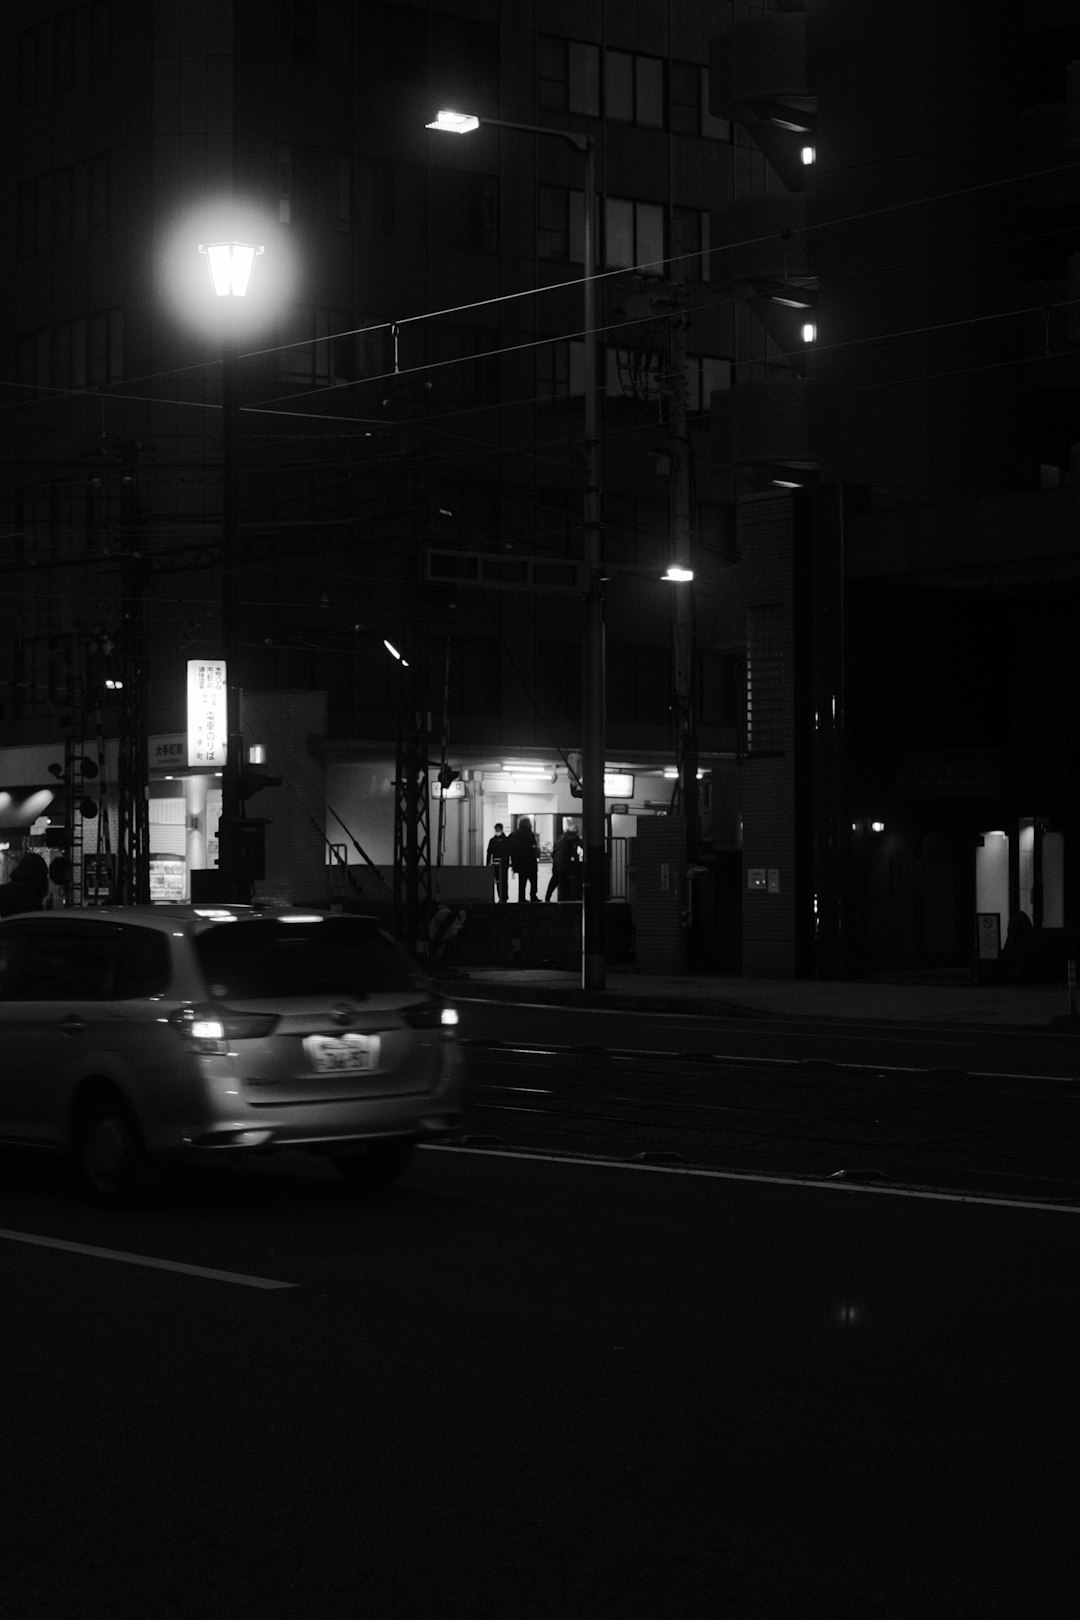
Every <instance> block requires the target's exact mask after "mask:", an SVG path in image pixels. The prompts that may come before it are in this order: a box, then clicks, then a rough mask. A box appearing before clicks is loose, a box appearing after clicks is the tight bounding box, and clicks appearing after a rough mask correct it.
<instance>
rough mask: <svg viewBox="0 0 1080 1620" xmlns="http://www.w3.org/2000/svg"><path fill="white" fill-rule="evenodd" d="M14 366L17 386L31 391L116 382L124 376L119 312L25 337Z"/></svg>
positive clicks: (108, 311) (121, 315)
mask: <svg viewBox="0 0 1080 1620" xmlns="http://www.w3.org/2000/svg"><path fill="white" fill-rule="evenodd" d="M16 366H17V370H18V381H19V382H20V383H21V384H23V385H24V386H26V387H30V388H39V389H49V388H68V389H80V388H87V387H90V388H95V387H97V386H98V385H99V384H101V383H110V382H119V381H120V379H121V378H122V377H123V375H124V312H123V310H122V309H105V310H99V311H97V313H96V314H94V315H91V316H90V317H89V319H88V320H77V321H61V322H60V323H59V324H58V325H56V326H41V327H38V328H37V329H36V330H35V331H33V332H23V333H22V334H21V335H20V337H19V339H18V343H17V358H16Z"/></svg>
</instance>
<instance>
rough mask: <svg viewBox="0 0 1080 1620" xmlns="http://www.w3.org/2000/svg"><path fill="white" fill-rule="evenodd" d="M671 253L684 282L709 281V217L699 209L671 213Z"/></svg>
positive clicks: (679, 209) (683, 209) (674, 210)
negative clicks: (676, 261)
mask: <svg viewBox="0 0 1080 1620" xmlns="http://www.w3.org/2000/svg"><path fill="white" fill-rule="evenodd" d="M672 220H673V230H672V243H671V252H672V255H673V257H676V256H677V257H678V259H679V263H680V267H681V269H682V278H683V280H684V281H708V279H709V216H708V213H707V212H706V211H705V210H704V209H701V208H675V209H673V211H672Z"/></svg>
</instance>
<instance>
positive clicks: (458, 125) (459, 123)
mask: <svg viewBox="0 0 1080 1620" xmlns="http://www.w3.org/2000/svg"><path fill="white" fill-rule="evenodd" d="M424 127H425V129H441V130H445V131H446V132H447V134H450V135H471V134H472V132H473V130H474V129H479V128H480V120H479V118H477V117H476V116H475V114H474V113H461V112H454V111H453V110H452V109H451V108H449V107H443V108H441V109H440V110H439V112H437V113H436V114H435V117H434V118H433V119H432V121H431V123H430V124H426V125H425V126H424Z"/></svg>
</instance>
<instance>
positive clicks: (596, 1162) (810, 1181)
mask: <svg viewBox="0 0 1080 1620" xmlns="http://www.w3.org/2000/svg"><path fill="white" fill-rule="evenodd" d="M420 1145H421V1147H422V1148H423V1149H424V1151H425V1152H427V1153H478V1154H480V1155H482V1156H484V1157H486V1158H490V1159H532V1160H534V1161H535V1160H536V1159H546V1160H549V1161H551V1160H553V1161H554V1162H555V1163H556V1164H576V1165H587V1166H589V1167H590V1168H593V1169H601V1170H644V1171H647V1172H649V1174H651V1175H654V1176H705V1177H707V1178H709V1179H710V1180H712V1181H752V1182H755V1183H758V1184H759V1185H761V1186H766V1187H807V1188H811V1189H813V1190H814V1191H819V1192H846V1193H876V1194H877V1196H878V1197H879V1198H922V1199H925V1200H927V1201H928V1202H931V1203H939V1204H986V1205H988V1206H989V1207H990V1208H992V1209H1036V1210H1040V1211H1041V1212H1042V1213H1043V1214H1045V1215H1080V1205H1077V1204H1042V1203H1038V1202H1036V1201H1035V1200H1034V1199H1024V1198H987V1197H985V1196H983V1195H982V1194H980V1193H961V1192H955V1193H954V1192H936V1191H931V1190H929V1189H926V1188H922V1187H882V1186H880V1185H873V1186H872V1185H870V1184H869V1183H868V1182H863V1181H832V1180H826V1181H819V1180H816V1179H814V1178H812V1177H810V1176H766V1175H762V1174H757V1173H755V1172H754V1171H752V1170H712V1169H709V1168H708V1167H706V1166H702V1165H694V1164H637V1163H635V1161H634V1160H632V1159H599V1158H596V1159H594V1158H592V1157H590V1155H589V1154H587V1153H556V1152H547V1151H546V1150H545V1149H543V1148H537V1149H536V1150H535V1151H533V1152H529V1151H524V1150H522V1149H519V1148H493V1147H492V1148H487V1147H464V1146H458V1145H457V1144H455V1143H451V1142H423V1143H421V1144H420Z"/></svg>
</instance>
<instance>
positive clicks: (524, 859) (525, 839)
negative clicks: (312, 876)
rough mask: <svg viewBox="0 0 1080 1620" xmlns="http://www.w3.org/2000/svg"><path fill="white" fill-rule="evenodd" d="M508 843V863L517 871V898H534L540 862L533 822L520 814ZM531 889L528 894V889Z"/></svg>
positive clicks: (535, 897)
mask: <svg viewBox="0 0 1080 1620" xmlns="http://www.w3.org/2000/svg"><path fill="white" fill-rule="evenodd" d="M508 843H509V845H510V864H511V866H512V867H513V868H514V871H515V872H516V873H517V880H518V896H517V897H518V900H519V901H521V900H526V899H528V900H536V899H537V898H538V896H537V893H536V879H537V868H538V866H539V863H540V845H539V842H538V841H537V837H536V834H535V833H534V832H533V824H532V822H531V821H530V820H529V817H528V816H522V818H521V820H520V821H519V822H518V824H517V826H516V827H515V828H514V830H513V832H512V833H511V834H510V837H509V839H508ZM530 889H531V890H532V893H531V894H530V893H529V892H528V891H529V890H530Z"/></svg>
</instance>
